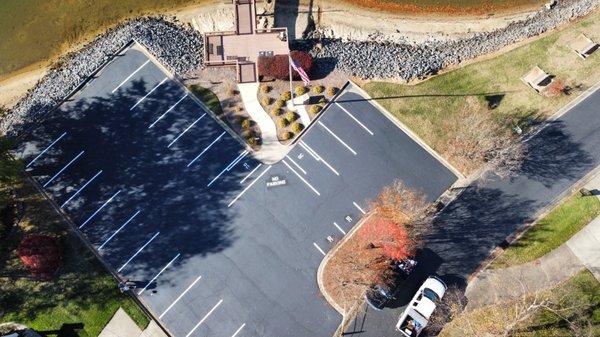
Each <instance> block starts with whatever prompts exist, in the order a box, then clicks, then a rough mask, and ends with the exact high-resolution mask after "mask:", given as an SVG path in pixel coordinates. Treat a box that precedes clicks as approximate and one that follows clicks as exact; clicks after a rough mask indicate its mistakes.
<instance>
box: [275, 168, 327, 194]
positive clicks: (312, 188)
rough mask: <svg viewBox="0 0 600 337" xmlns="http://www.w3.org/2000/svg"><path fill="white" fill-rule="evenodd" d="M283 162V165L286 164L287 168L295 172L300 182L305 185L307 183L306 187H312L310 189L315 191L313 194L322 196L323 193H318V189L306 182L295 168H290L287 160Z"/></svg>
mask: <svg viewBox="0 0 600 337" xmlns="http://www.w3.org/2000/svg"><path fill="white" fill-rule="evenodd" d="M281 162H282V163H284V164H285V166H287V167H288V168H289V169H290V170H292V172H294V174H295V175H296V176H297V177H298V178H300V180H302V182H303V183H305V184H306V186H308V187H310V189H311V190H313V192H315V193H316V194H317V195H321V193H319V191H317V189H316V188H314V187H313V186H312V185H311V184H309V183H308V181H306V180H305V179H304V177H302V176H301V175H300V174H299V173H298V172H296V170H294V169H293V168H292V167H291V166H290V164H288V163H287V162H286V161H285V160H282V161H281Z"/></svg>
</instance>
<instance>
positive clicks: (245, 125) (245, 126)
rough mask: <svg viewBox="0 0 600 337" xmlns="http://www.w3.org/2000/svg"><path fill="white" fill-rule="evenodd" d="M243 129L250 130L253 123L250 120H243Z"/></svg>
mask: <svg viewBox="0 0 600 337" xmlns="http://www.w3.org/2000/svg"><path fill="white" fill-rule="evenodd" d="M241 124H242V129H244V130H248V129H250V127H251V126H252V122H251V121H250V120H249V119H244V120H242V123H241Z"/></svg>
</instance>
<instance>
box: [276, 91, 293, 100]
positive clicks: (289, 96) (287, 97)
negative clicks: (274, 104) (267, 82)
mask: <svg viewBox="0 0 600 337" xmlns="http://www.w3.org/2000/svg"><path fill="white" fill-rule="evenodd" d="M279 98H280V99H281V100H283V101H289V100H290V99H292V93H291V92H289V91H284V92H283V93H282V94H281V97H279Z"/></svg>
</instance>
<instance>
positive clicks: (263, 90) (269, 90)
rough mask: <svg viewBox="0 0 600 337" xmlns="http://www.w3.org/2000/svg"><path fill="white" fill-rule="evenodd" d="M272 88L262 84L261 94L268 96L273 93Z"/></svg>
mask: <svg viewBox="0 0 600 337" xmlns="http://www.w3.org/2000/svg"><path fill="white" fill-rule="evenodd" d="M271 89H272V88H271V86H270V85H266V84H262V85H261V86H260V92H262V93H263V94H268V93H269V92H271Z"/></svg>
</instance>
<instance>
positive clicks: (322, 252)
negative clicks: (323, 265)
mask: <svg viewBox="0 0 600 337" xmlns="http://www.w3.org/2000/svg"><path fill="white" fill-rule="evenodd" d="M313 245H315V248H317V250H319V252H321V254H323V256H325V255H327V254H325V252H324V251H323V249H321V247H319V245H318V244H317V243H316V242H313Z"/></svg>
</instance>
